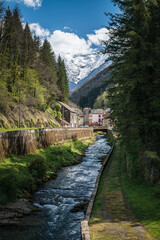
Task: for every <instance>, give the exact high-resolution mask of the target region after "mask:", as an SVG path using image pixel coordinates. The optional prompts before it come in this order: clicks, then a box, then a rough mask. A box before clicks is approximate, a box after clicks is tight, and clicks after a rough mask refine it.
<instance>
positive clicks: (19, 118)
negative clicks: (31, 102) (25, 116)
mask: <svg viewBox="0 0 160 240" xmlns="http://www.w3.org/2000/svg"><path fill="white" fill-rule="evenodd" d="M18 125H19V126H18V127H19V128H21V87H20V89H19V124H18Z"/></svg>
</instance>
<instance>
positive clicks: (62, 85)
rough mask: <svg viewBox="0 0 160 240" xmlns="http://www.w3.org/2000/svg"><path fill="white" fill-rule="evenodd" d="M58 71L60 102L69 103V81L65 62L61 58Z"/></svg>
mask: <svg viewBox="0 0 160 240" xmlns="http://www.w3.org/2000/svg"><path fill="white" fill-rule="evenodd" d="M57 71H58V81H57V85H58V88H59V90H60V95H59V100H61V101H64V102H66V103H67V102H68V97H69V88H68V79H67V73H66V69H65V64H64V60H62V59H61V57H60V56H59V57H58V63H57Z"/></svg>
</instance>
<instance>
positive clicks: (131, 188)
mask: <svg viewBox="0 0 160 240" xmlns="http://www.w3.org/2000/svg"><path fill="white" fill-rule="evenodd" d="M122 185H123V189H124V192H125V196H126V198H127V200H128V202H129V205H130V207H131V209H132V211H133V213H134V215H135V217H136V218H137V219H138V220H139V221H140V222H142V223H143V225H144V226H145V227H146V229H147V230H148V231H149V233H150V234H151V235H152V236H153V237H154V238H157V239H160V198H159V197H158V196H156V194H155V191H154V187H152V186H150V185H148V184H147V183H146V182H145V181H144V180H143V179H142V178H140V177H139V178H137V179H135V180H134V181H133V182H132V183H130V182H129V181H128V178H127V175H126V172H125V166H124V162H123V164H122Z"/></svg>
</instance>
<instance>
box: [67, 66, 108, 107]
mask: <svg viewBox="0 0 160 240" xmlns="http://www.w3.org/2000/svg"><path fill="white" fill-rule="evenodd" d="M110 71H111V70H110V66H108V67H106V68H105V69H103V70H102V71H100V72H99V73H97V74H96V75H95V76H94V77H92V78H91V79H89V80H88V81H87V82H85V83H84V84H83V85H82V86H81V87H79V88H78V89H77V90H75V91H74V92H72V94H71V96H70V100H71V101H72V102H74V103H76V104H77V105H79V106H80V107H82V108H84V107H93V104H94V101H95V100H96V98H97V97H98V96H99V95H100V94H101V93H103V92H104V91H105V89H106V88H108V85H109V80H110Z"/></svg>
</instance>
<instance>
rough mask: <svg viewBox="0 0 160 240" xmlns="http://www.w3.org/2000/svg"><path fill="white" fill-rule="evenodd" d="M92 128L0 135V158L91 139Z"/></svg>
mask: <svg viewBox="0 0 160 240" xmlns="http://www.w3.org/2000/svg"><path fill="white" fill-rule="evenodd" d="M92 136H93V129H92V128H52V129H37V130H20V131H11V132H1V133H0V158H3V157H6V156H9V155H24V154H29V153H33V152H34V151H35V150H36V149H40V148H45V147H48V146H50V145H53V144H55V143H57V142H61V141H63V140H70V139H74V138H77V139H80V138H85V137H92Z"/></svg>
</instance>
